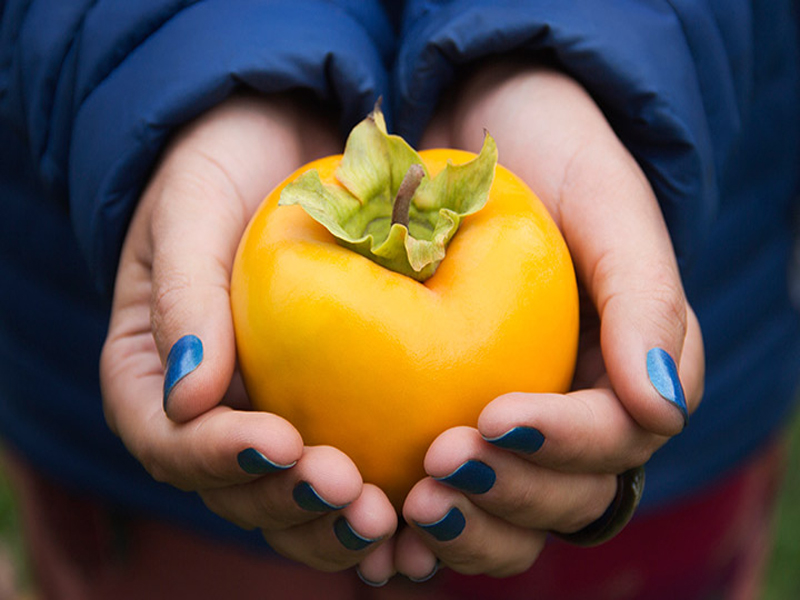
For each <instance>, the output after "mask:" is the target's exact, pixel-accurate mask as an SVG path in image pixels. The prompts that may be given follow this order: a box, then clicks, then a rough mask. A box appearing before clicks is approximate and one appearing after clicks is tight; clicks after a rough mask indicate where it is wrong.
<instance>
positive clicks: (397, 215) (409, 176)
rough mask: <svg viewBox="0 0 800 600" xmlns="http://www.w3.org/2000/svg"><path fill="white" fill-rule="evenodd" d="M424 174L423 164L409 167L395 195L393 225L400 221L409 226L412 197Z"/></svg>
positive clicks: (401, 223)
mask: <svg viewBox="0 0 800 600" xmlns="http://www.w3.org/2000/svg"><path fill="white" fill-rule="evenodd" d="M424 176H425V169H423V168H422V165H419V164H416V163H415V164H413V165H411V166H410V167H408V171H406V174H405V175H404V176H403V181H402V182H401V183H400V189H398V190H397V196H395V199H394V202H393V203H392V225H394V224H395V223H400V225H403V226H405V227H406V228H407V227H408V221H409V211H410V210H411V199H412V198H413V197H414V192H416V191H417V188H418V187H419V184H420V183H421V182H422V178H423V177H424Z"/></svg>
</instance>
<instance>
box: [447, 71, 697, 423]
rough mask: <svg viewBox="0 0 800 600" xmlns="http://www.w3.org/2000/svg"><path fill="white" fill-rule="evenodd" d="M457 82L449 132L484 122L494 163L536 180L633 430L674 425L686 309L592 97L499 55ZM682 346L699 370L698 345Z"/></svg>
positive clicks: (666, 242)
mask: <svg viewBox="0 0 800 600" xmlns="http://www.w3.org/2000/svg"><path fill="white" fill-rule="evenodd" d="M463 92H464V93H463V94H462V95H461V97H463V98H468V99H470V98H473V97H477V99H478V101H477V102H473V103H472V104H463V103H462V109H461V110H462V112H463V113H464V114H459V115H458V118H457V119H454V120H453V122H455V123H458V124H459V128H460V130H461V131H463V133H460V132H459V133H458V134H457V135H456V140H455V142H456V143H457V144H458V145H460V146H464V147H467V148H476V147H480V136H481V132H482V131H483V129H484V128H486V129H488V130H489V131H491V132H492V135H493V136H494V138H495V139H496V141H497V145H498V147H500V148H502V149H503V151H502V161H503V163H504V165H505V166H507V167H508V168H510V169H511V170H512V171H514V172H515V173H517V175H519V176H520V177H521V178H522V179H523V180H525V181H526V182H527V183H528V184H529V185H530V186H531V187H532V188H533V189H534V190H536V191H537V193H538V194H539V195H540V197H541V198H542V200H543V201H544V202H545V204H546V205H547V207H548V209H549V210H550V212H551V214H553V216H554V218H555V219H556V221H557V223H558V224H559V226H560V227H561V230H562V232H563V233H564V237H565V238H566V241H567V244H568V246H569V249H570V252H571V254H572V256H573V259H574V262H575V266H576V270H577V272H578V276H579V278H580V280H581V281H582V283H583V285H584V287H585V288H586V290H587V292H588V294H589V296H590V298H591V299H592V301H593V302H594V304H595V306H596V307H597V310H598V313H599V314H600V318H601V324H602V325H601V344H602V354H603V359H604V361H605V363H606V368H607V371H608V374H609V378H610V382H611V385H612V386H613V388H614V389H615V390H616V392H617V394H618V396H619V398H620V400H621V401H622V402H623V403H624V404H625V406H626V408H627V409H628V410H629V411H630V413H631V414H632V415H633V417H634V418H635V419H636V420H637V421H638V422H639V423H640V424H641V425H642V426H643V427H644V428H645V429H648V430H649V431H652V432H653V433H657V434H661V435H674V434H676V433H678V432H679V431H681V430H682V429H683V427H684V426H685V424H686V417H687V416H688V414H689V413H690V407H689V406H687V404H688V403H686V402H685V397H684V394H682V393H681V385H680V384H681V380H680V377H679V375H678V372H677V370H676V369H675V367H674V365H681V368H684V361H682V354H683V350H684V339H685V336H686V333H687V327H688V325H689V317H688V312H687V303H686V298H685V296H684V292H683V288H682V285H681V279H680V275H679V271H678V266H677V263H676V260H675V257H674V250H673V248H672V244H671V241H670V238H669V235H668V232H667V228H666V226H665V224H664V220H663V218H662V215H661V211H660V208H659V205H658V203H657V201H656V199H655V197H654V195H653V192H652V190H651V188H650V186H649V184H648V182H647V180H646V178H645V177H644V175H643V173H642V171H641V170H640V169H639V167H638V165H637V164H636V162H635V160H634V159H633V158H632V157H631V155H630V154H629V153H628V152H627V150H626V149H625V148H624V147H623V146H622V144H621V142H620V141H619V139H618V138H617V137H616V135H615V134H614V132H613V131H612V129H611V127H610V126H609V125H608V123H607V122H606V120H605V117H604V116H603V114H602V112H601V111H600V110H599V108H598V107H597V106H596V104H595V103H594V101H593V100H592V98H591V97H590V96H589V95H588V94H587V93H586V92H585V90H583V89H582V88H581V87H580V86H579V85H578V84H577V83H576V82H574V81H573V80H572V79H571V78H569V77H567V76H566V75H564V74H561V73H558V72H556V71H553V70H550V69H546V68H536V67H533V68H532V67H530V66H529V65H523V64H521V63H509V64H505V65H503V66H502V67H501V68H497V69H491V70H490V69H487V70H484V71H481V72H479V75H478V76H477V77H475V78H473V79H472V80H471V81H470V83H469V84H468V85H467V86H466V88H465V90H464V91H463ZM515 102H516V104H515ZM464 106H466V108H464ZM520 107H523V108H524V109H521V108H520ZM520 131H525V135H522V136H521V135H519V132H520ZM692 356H693V360H695V361H697V362H698V364H696V365H694V366H693V368H694V369H696V370H698V371H702V360H701V355H700V354H697V353H694V354H692Z"/></svg>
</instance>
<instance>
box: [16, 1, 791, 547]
mask: <svg viewBox="0 0 800 600" xmlns="http://www.w3.org/2000/svg"><path fill="white" fill-rule="evenodd" d="M300 4H302V8H300V7H299V5H300ZM402 4H403V3H400V2H392V1H390V0H386V1H385V2H383V3H381V2H377V1H368V0H340V1H333V0H306V1H305V2H302V3H300V2H298V0H292V1H289V0H275V1H273V2H261V1H256V0H204V1H202V2H198V1H189V0H137V2H117V1H113V0H72V1H70V2H64V0H6V1H5V2H0V9H1V10H2V11H3V16H2V30H1V31H0V289H2V295H1V296H0V434H1V435H2V436H3V438H4V439H5V440H6V442H7V443H8V444H9V445H11V446H12V447H14V448H16V449H17V450H18V451H19V452H21V453H23V454H24V455H25V456H26V457H28V459H29V460H31V461H33V463H34V464H36V465H37V466H38V467H39V468H40V469H42V470H44V471H45V472H47V473H49V474H50V475H51V476H52V477H54V478H56V479H58V480H60V481H61V482H63V483H66V484H68V485H73V486H79V487H81V488H84V489H88V490H91V491H93V492H95V493H97V494H100V495H101V496H103V497H105V498H107V499H109V500H110V501H112V502H115V503H118V504H120V505H122V506H125V507H128V508H130V509H131V510H137V511H147V512H149V513H152V514H157V515H160V516H162V517H165V518H170V519H173V520H178V521H183V522H185V523H187V524H189V525H191V526H193V527H196V528H199V529H203V530H206V531H209V532H213V533H215V534H218V535H235V536H239V537H241V538H243V539H248V538H247V536H248V534H244V533H242V532H238V530H236V529H235V528H234V527H233V526H232V525H229V524H227V523H225V522H223V521H222V520H221V519H218V518H217V517H215V516H214V515H212V514H210V513H209V512H208V511H207V510H206V509H205V508H204V507H203V506H202V503H201V502H200V501H199V499H198V498H197V497H196V496H195V495H193V494H187V493H183V492H180V491H178V490H176V489H173V488H171V487H169V486H166V485H162V484H159V483H156V482H154V481H152V479H151V478H150V477H149V476H148V475H147V474H146V473H145V472H144V470H143V469H142V467H141V466H139V465H138V463H136V461H134V460H133V459H132V458H131V457H130V456H129V455H128V454H127V452H126V451H125V449H124V448H123V447H122V445H121V443H120V442H119V440H117V439H116V438H115V437H114V436H113V435H112V434H111V433H110V432H109V431H108V430H107V428H106V426H105V423H104V420H103V416H102V411H101V405H100V400H99V389H98V379H97V361H98V356H99V351H100V346H101V344H102V341H103V338H104V334H105V327H106V322H107V318H108V310H109V294H110V291H111V288H112V283H113V276H114V271H115V267H116V264H117V259H118V256H119V250H120V244H121V240H122V237H123V236H124V232H125V227H126V224H127V221H128V219H129V217H130V215H131V212H132V209H133V207H134V205H135V203H136V200H137V198H138V195H139V194H140V192H141V190H142V187H143V185H144V183H145V181H146V179H147V176H148V173H149V171H150V169H151V168H152V166H153V163H154V161H155V159H156V157H157V155H158V153H159V150H160V149H161V148H162V146H163V144H164V142H165V140H166V139H167V137H168V136H169V134H170V133H171V132H173V131H174V130H175V129H176V128H178V127H180V126H181V124H183V123H185V122H187V121H188V120H190V119H192V118H193V117H195V116H197V115H198V114H200V113H201V112H203V111H204V110H206V109H208V108H209V107H211V106H213V105H214V104H216V103H219V102H220V101H221V100H222V99H224V98H225V97H226V96H227V95H229V94H230V93H231V92H232V91H233V90H234V89H236V88H237V87H239V86H247V87H250V88H253V89H256V90H260V91H263V92H275V91H282V90H286V89H290V88H298V87H299V88H306V89H310V90H312V91H313V92H314V93H315V94H316V95H317V96H319V97H320V98H321V99H323V100H324V101H325V102H327V103H329V104H331V105H333V106H336V107H338V108H339V110H340V113H341V118H342V129H343V131H346V130H347V129H349V127H350V126H352V125H353V124H354V123H355V122H357V121H358V120H359V119H360V118H361V117H362V116H363V115H364V114H365V113H366V112H367V111H368V110H369V109H370V108H371V106H372V104H373V102H374V101H375V99H376V98H377V96H379V95H383V96H384V97H385V98H388V99H391V103H390V104H389V106H387V109H388V117H389V121H390V124H391V127H392V128H393V129H394V130H396V131H397V132H399V133H401V134H403V135H405V136H407V137H408V138H409V139H410V141H412V142H413V141H415V139H416V138H418V136H419V134H420V132H421V131H422V129H423V128H424V127H425V124H426V122H427V119H428V118H429V117H430V115H431V112H432V110H433V108H434V106H435V104H436V102H437V100H438V98H439V96H440V94H441V92H442V90H443V89H444V88H445V87H446V86H447V84H448V83H450V82H451V81H452V80H453V79H454V78H455V77H456V76H457V74H458V72H459V70H460V68H461V67H462V66H464V65H468V64H469V63H471V62H473V61H475V60H477V59H480V58H483V57H486V56H489V55H495V54H501V53H505V52H511V51H521V52H530V53H539V54H543V55H546V56H547V57H548V58H549V59H552V60H554V61H555V62H556V63H557V64H559V65H560V66H561V67H562V68H563V69H564V70H566V71H567V72H569V73H570V74H572V75H573V76H574V77H576V78H577V79H578V80H579V81H581V82H582V83H583V85H584V86H586V87H587V88H588V90H589V91H590V92H591V93H592V94H593V96H594V97H595V98H596V100H597V102H598V103H599V104H600V106H601V107H602V108H603V110H604V111H605V114H606V115H607V117H608V119H609V120H610V122H611V124H612V125H613V126H614V128H615V130H616V131H617V133H618V135H619V137H620V138H621V139H622V141H623V142H624V143H625V144H626V146H627V147H628V148H629V149H630V150H631V152H632V153H633V154H634V156H635V157H636V158H637V160H638V161H639V163H640V164H641V166H642V167H643V169H644V171H645V172H646V174H647V175H648V177H649V178H650V181H651V183H652V185H653V187H654V189H655V191H656V194H657V196H658V199H659V201H660V203H661V206H662V209H663V212H664V214H665V217H666V219H667V222H668V225H669V227H670V232H671V235H672V237H673V241H674V243H675V247H676V249H677V252H678V255H679V259H680V264H681V268H682V275H683V278H684V283H685V287H686V290H687V294H688V296H689V299H690V301H691V303H692V305H693V307H694V308H695V310H696V311H697V313H698V316H699V318H700V320H701V325H702V327H703V331H704V336H705V344H706V351H707V382H706V396H705V399H704V402H703V405H702V406H701V408H700V410H699V411H698V412H697V413H696V414H695V415H694V416H693V419H692V423H691V425H690V427H689V428H687V430H686V431H685V432H684V433H682V434H681V435H679V436H677V437H676V438H674V439H673V440H671V441H670V442H669V443H668V444H667V445H666V446H665V447H664V448H663V449H662V450H661V451H659V452H658V453H657V454H656V455H655V456H654V457H653V459H652V460H651V462H650V465H649V468H648V483H647V490H646V493H645V497H644V500H643V506H642V510H647V509H648V508H653V507H657V506H659V505H662V504H664V503H666V502H669V501H670V500H673V499H675V498H676V497H678V496H680V495H682V494H686V493H690V492H692V491H693V490H696V489H698V488H699V487H701V486H703V485H705V484H707V483H708V482H710V481H713V479H714V478H716V477H719V476H721V475H723V474H724V473H725V472H726V471H728V470H729V469H731V468H733V467H734V466H735V465H736V464H737V463H738V462H739V461H740V460H741V459H742V458H743V457H746V456H747V455H749V454H750V453H752V452H753V451H754V450H755V449H757V448H758V447H759V446H760V445H761V444H763V443H764V442H765V441H766V440H767V439H769V438H770V436H772V435H774V433H775V432H776V431H777V430H778V429H779V428H780V427H781V425H782V423H783V422H784V421H785V419H786V417H787V414H788V411H789V409H790V407H791V405H792V400H793V395H794V390H795V386H796V383H797V381H796V380H797V374H798V372H800V371H798V367H799V366H800V327H798V319H797V315H796V313H795V311H794V310H793V308H792V306H791V302H790V295H789V291H788V281H789V280H788V275H787V272H788V265H789V263H790V257H791V249H792V238H791V234H792V227H791V226H792V206H793V201H794V200H795V199H796V198H797V197H798V192H799V191H800V168H799V165H800V146H799V145H798V141H799V140H800V135H799V134H800V82H799V80H798V77H799V75H798V72H799V68H798V44H797V30H796V27H797V20H796V15H794V13H793V10H794V9H795V8H796V6H795V4H796V3H792V1H791V0H770V2H755V1H752V2H749V1H745V0H638V1H637V0H604V1H602V2H600V1H598V0H574V1H572V2H560V1H558V0H528V1H511V0H454V1H449V2H448V1H445V0H439V1H434V0H415V1H410V2H406V3H405V5H404V6H403V5H402ZM249 539H252V540H256V539H257V536H255V535H254V536H252V537H250V538H249Z"/></svg>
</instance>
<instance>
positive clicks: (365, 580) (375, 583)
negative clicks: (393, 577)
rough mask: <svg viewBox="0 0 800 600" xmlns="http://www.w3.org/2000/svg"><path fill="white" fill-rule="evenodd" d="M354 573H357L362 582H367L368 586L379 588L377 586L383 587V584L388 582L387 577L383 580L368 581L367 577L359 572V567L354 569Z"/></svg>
mask: <svg viewBox="0 0 800 600" xmlns="http://www.w3.org/2000/svg"><path fill="white" fill-rule="evenodd" d="M356 575H358V578H359V579H360V580H361V581H363V582H364V583H366V584H367V585H368V586H370V587H375V588H379V587H383V586H385V585H386V584H387V583H389V580H388V579H384V580H383V581H370V580H369V579H367V578H366V577H364V575H362V574H361V571H360V570H359V569H356Z"/></svg>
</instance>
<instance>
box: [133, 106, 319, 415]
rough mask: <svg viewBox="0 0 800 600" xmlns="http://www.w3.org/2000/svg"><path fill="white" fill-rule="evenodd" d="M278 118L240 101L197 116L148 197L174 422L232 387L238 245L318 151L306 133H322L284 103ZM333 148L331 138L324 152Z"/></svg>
mask: <svg viewBox="0 0 800 600" xmlns="http://www.w3.org/2000/svg"><path fill="white" fill-rule="evenodd" d="M273 112H274V111H273ZM273 112H270V111H268V110H265V109H264V106H263V105H262V104H260V103H258V102H256V101H255V100H253V99H251V98H241V99H239V101H238V102H233V103H227V104H225V105H223V107H222V108H221V109H218V110H216V111H214V112H212V113H211V114H210V116H209V117H207V118H202V119H200V120H199V121H198V122H197V123H195V124H194V125H193V126H191V127H189V128H188V130H187V131H186V132H185V133H184V134H183V135H182V136H180V137H179V138H178V141H177V142H176V143H175V144H174V145H173V147H172V148H171V149H170V150H169V151H168V152H167V154H166V158H165V160H164V162H163V163H162V168H161V169H160V170H159V171H158V172H157V174H156V177H155V179H154V183H153V185H151V186H150V188H149V189H148V190H147V193H146V194H145V199H144V202H145V204H146V205H151V206H152V212H151V215H150V230H149V235H150V238H151V242H152V256H151V259H152V264H151V266H152V293H151V294H152V295H151V298H152V299H151V324H152V331H153V335H154V337H155V340H156V345H157V347H158V350H159V353H160V355H161V357H162V361H163V362H164V364H165V382H164V394H163V397H164V408H165V410H166V412H167V414H168V415H169V416H170V418H172V419H174V420H176V421H185V420H188V419H191V418H192V417H194V416H197V415H198V414H201V413H202V412H204V411H205V410H208V409H209V408H210V407H212V406H214V405H216V404H217V403H218V402H219V401H220V399H221V398H222V395H223V394H224V393H225V391H226V389H227V385H228V382H229V381H230V379H231V375H232V373H233V369H234V363H235V345H234V335H233V324H232V319H231V315H230V298H229V281H230V271H231V267H232V263H233V258H234V255H235V252H236V248H237V246H238V243H239V240H240V238H241V235H242V232H243V231H244V228H245V226H246V224H247V221H248V219H249V217H250V215H251V214H252V212H253V211H254V209H255V207H256V206H257V205H258V203H259V202H260V201H261V200H262V198H264V196H265V195H266V194H267V193H268V192H269V191H270V190H271V189H272V188H274V187H275V186H276V185H277V184H278V183H280V182H281V181H282V180H283V178H284V177H286V176H287V175H288V174H289V173H291V172H292V171H294V170H295V169H297V168H298V167H300V166H301V165H302V164H303V163H304V162H305V161H306V158H307V157H308V156H309V155H310V154H312V151H310V150H308V149H307V147H306V146H305V139H304V138H305V137H309V138H311V137H312V136H311V135H310V133H309V130H310V129H318V128H322V127H321V126H320V123H319V119H308V120H304V119H301V118H299V115H300V113H299V111H298V109H297V108H296V107H294V106H292V105H289V106H286V103H285V102H284V104H283V105H281V107H280V110H279V111H278V112H276V113H275V114H273ZM322 129H324V131H326V132H327V131H328V130H327V129H326V128H322ZM306 134H309V135H308V136H307V135H306ZM320 137H321V136H320V135H316V137H314V139H320ZM322 137H324V136H322ZM328 137H329V138H335V136H328ZM329 144H330V142H329V140H328V139H327V138H326V141H325V145H323V147H324V148H325V149H327V148H329V147H330V146H329ZM318 151H320V148H315V149H314V151H313V154H316V153H317V152H318Z"/></svg>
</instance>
